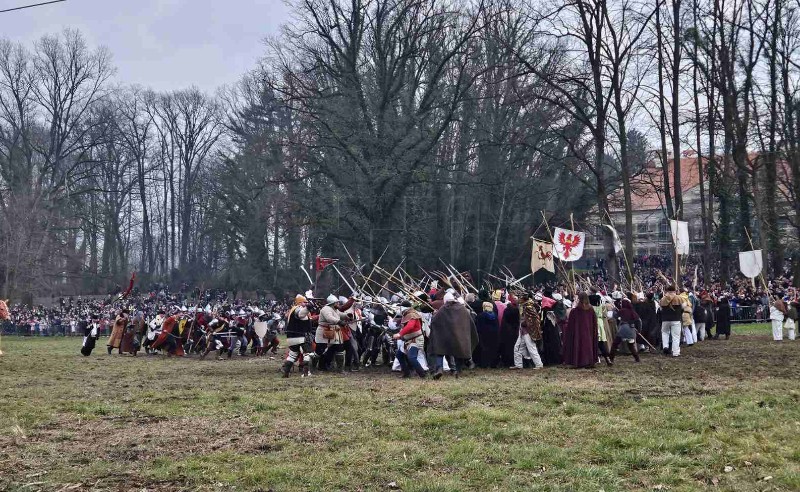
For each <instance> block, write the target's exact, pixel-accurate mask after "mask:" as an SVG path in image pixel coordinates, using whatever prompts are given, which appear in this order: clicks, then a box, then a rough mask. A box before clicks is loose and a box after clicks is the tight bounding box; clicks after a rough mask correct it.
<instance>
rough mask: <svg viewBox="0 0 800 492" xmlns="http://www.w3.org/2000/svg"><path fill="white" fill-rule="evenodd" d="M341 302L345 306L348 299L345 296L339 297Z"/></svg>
mask: <svg viewBox="0 0 800 492" xmlns="http://www.w3.org/2000/svg"><path fill="white" fill-rule="evenodd" d="M339 302H341V303H342V304H344V303H346V302H347V298H346V297H345V296H339Z"/></svg>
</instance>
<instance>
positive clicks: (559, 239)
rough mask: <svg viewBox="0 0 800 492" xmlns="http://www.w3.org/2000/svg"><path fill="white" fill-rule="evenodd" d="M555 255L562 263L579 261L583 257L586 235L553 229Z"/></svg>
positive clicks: (558, 228)
mask: <svg viewBox="0 0 800 492" xmlns="http://www.w3.org/2000/svg"><path fill="white" fill-rule="evenodd" d="M553 234H554V236H553V239H554V240H555V243H554V244H553V255H554V256H555V257H556V258H558V259H559V260H561V261H577V260H579V259H580V258H581V256H583V246H584V244H585V243H586V233H585V232H578V231H571V230H569V229H562V228H560V227H556V228H555V229H553Z"/></svg>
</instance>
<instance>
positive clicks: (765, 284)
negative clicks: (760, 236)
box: [744, 227, 770, 295]
mask: <svg viewBox="0 0 800 492" xmlns="http://www.w3.org/2000/svg"><path fill="white" fill-rule="evenodd" d="M744 233H745V234H747V240H748V241H749V242H750V251H755V250H756V248H755V247H754V246H753V239H752V238H751V237H750V233H749V232H747V227H745V228H744ZM758 276H759V277H761V283H762V284H764V292H766V293H767V295H770V292H769V287H768V286H767V281H766V280H764V258H763V256H762V258H761V270H760V271H759V272H758Z"/></svg>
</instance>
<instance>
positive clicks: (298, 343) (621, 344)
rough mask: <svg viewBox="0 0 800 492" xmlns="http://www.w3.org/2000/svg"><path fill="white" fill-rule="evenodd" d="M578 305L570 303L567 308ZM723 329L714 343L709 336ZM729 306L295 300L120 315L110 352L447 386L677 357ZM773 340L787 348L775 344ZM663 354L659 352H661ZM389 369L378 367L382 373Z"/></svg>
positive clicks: (412, 298)
mask: <svg viewBox="0 0 800 492" xmlns="http://www.w3.org/2000/svg"><path fill="white" fill-rule="evenodd" d="M568 297H571V298H568ZM773 301H774V302H773V303H772V304H771V314H772V319H773V326H778V325H779V328H777V329H776V330H777V331H776V332H778V331H779V332H782V330H783V328H784V327H785V328H786V329H788V330H789V338H790V339H794V326H795V322H796V321H797V317H798V313H797V311H798V310H797V307H798V306H797V304H796V303H795V302H783V301H782V300H781V299H780V297H776V298H774V299H773ZM93 318H95V319H91V320H88V319H87V320H84V321H81V325H80V329H81V330H82V331H83V333H84V335H85V336H84V343H83V347H82V349H81V352H82V353H83V354H84V355H89V354H91V352H92V349H93V348H94V346H95V344H96V340H97V339H98V337H99V332H98V327H99V322H98V320H97V319H96V317H93ZM714 328H716V334H712V331H713V329H714ZM730 329H731V323H730V305H729V303H728V301H727V300H726V299H725V297H724V296H723V297H720V298H719V299H715V298H714V297H713V296H712V295H711V294H709V293H708V292H706V291H700V292H693V291H692V289H690V288H688V287H687V288H682V289H681V291H680V292H678V291H677V289H676V288H675V287H673V286H670V287H666V288H664V289H653V290H652V291H651V292H648V293H646V294H645V293H633V292H628V293H624V292H621V291H618V290H614V291H613V292H610V293H607V292H605V291H603V290H601V289H599V288H590V289H589V290H588V291H587V292H582V293H578V294H577V295H573V296H568V295H567V294H566V292H565V289H555V290H553V289H541V290H540V291H538V292H531V291H517V292H516V295H514V294H513V293H511V292H508V291H506V290H504V289H500V290H496V291H494V292H491V293H490V292H489V291H486V290H482V291H480V292H478V293H477V294H475V293H467V294H466V295H463V296H462V295H460V294H459V293H458V292H456V291H455V290H454V289H452V288H448V289H436V288H433V289H431V290H429V291H428V292H422V291H417V292H413V293H412V292H408V293H405V294H403V293H398V294H393V295H392V297H391V299H387V298H385V297H370V296H367V295H359V294H358V293H354V295H353V296H352V297H349V298H345V297H337V296H335V295H330V296H328V297H327V298H326V299H317V298H314V297H313V294H312V293H311V292H307V293H306V294H305V295H297V296H296V297H295V299H294V301H293V303H292V306H291V307H289V308H288V310H284V309H280V307H279V306H273V308H272V309H271V310H270V312H265V311H264V310H262V309H260V308H259V307H258V306H255V305H246V306H245V305H243V306H236V307H231V306H228V305H220V306H217V307H216V308H215V309H212V308H211V307H210V306H207V307H206V308H205V309H200V308H188V309H187V308H185V307H177V306H173V307H172V308H170V309H169V310H160V311H158V313H157V314H156V316H155V317H154V318H153V319H152V320H149V321H148V320H146V317H145V315H144V313H142V312H137V311H134V312H133V313H129V312H128V310H124V309H123V310H121V311H120V312H119V314H118V316H117V317H116V319H115V321H114V324H113V329H112V331H111V336H110V337H109V339H108V343H107V350H108V353H109V354H111V353H112V351H113V350H115V349H116V350H118V351H119V353H129V354H132V355H136V354H137V352H139V351H141V350H144V351H145V352H146V353H157V352H162V353H166V354H168V355H178V356H181V355H184V354H186V353H194V354H198V355H200V357H201V358H203V357H206V356H207V355H208V354H209V353H210V352H212V351H216V352H217V356H218V357H219V358H225V356H226V355H227V358H230V357H231V356H232V355H233V354H238V355H245V354H246V353H247V352H248V348H249V352H250V354H253V355H257V356H258V355H265V354H267V353H271V354H277V350H278V347H279V344H280V342H279V334H280V333H282V332H285V335H286V345H287V350H286V358H285V360H284V362H283V365H282V367H281V372H282V374H283V376H284V377H288V376H289V375H290V374H291V372H292V369H293V368H294V367H295V365H297V366H298V368H299V372H300V373H301V374H302V375H303V376H310V375H311V374H312V372H313V371H322V372H328V371H339V372H344V371H346V370H349V371H358V370H360V368H361V367H370V366H378V365H388V366H391V367H392V369H393V370H396V371H399V372H402V374H403V376H405V377H410V376H411V375H412V374H416V375H418V376H419V377H427V376H429V375H430V376H432V377H433V378H434V379H438V378H440V377H441V376H442V375H443V374H444V373H445V372H448V371H450V372H451V373H452V374H454V375H456V376H457V375H458V374H459V373H460V372H461V371H462V369H463V368H465V367H481V368H497V367H501V368H511V369H523V368H525V367H532V368H534V369H540V368H542V367H543V366H548V365H559V364H565V365H570V366H573V367H594V365H595V364H597V363H598V362H602V361H605V363H606V364H608V365H613V363H614V360H615V357H616V356H617V355H618V353H626V354H630V355H631V356H632V357H633V359H634V361H636V362H639V361H640V356H639V354H640V353H641V351H643V350H644V351H648V352H659V351H662V350H663V352H664V353H665V354H667V355H670V354H671V355H672V356H676V357H677V356H679V355H680V353H681V345H684V346H691V345H694V344H695V343H697V342H700V341H703V340H705V339H709V338H714V339H718V338H719V337H720V336H724V337H725V338H726V339H727V338H728V337H729V336H730ZM776 339H779V338H778V337H777V336H776ZM657 347H658V348H657ZM379 358H380V361H379Z"/></svg>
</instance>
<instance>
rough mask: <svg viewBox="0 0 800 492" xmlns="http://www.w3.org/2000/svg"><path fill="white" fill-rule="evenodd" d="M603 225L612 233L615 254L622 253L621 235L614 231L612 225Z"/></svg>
mask: <svg viewBox="0 0 800 492" xmlns="http://www.w3.org/2000/svg"><path fill="white" fill-rule="evenodd" d="M603 225H604V226H605V227H607V228H608V230H609V231H611V236H613V238H614V252H615V253H619V252H620V251H622V241H620V240H619V234H617V230H616V229H614V227H613V226H611V225H608V224H603Z"/></svg>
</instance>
